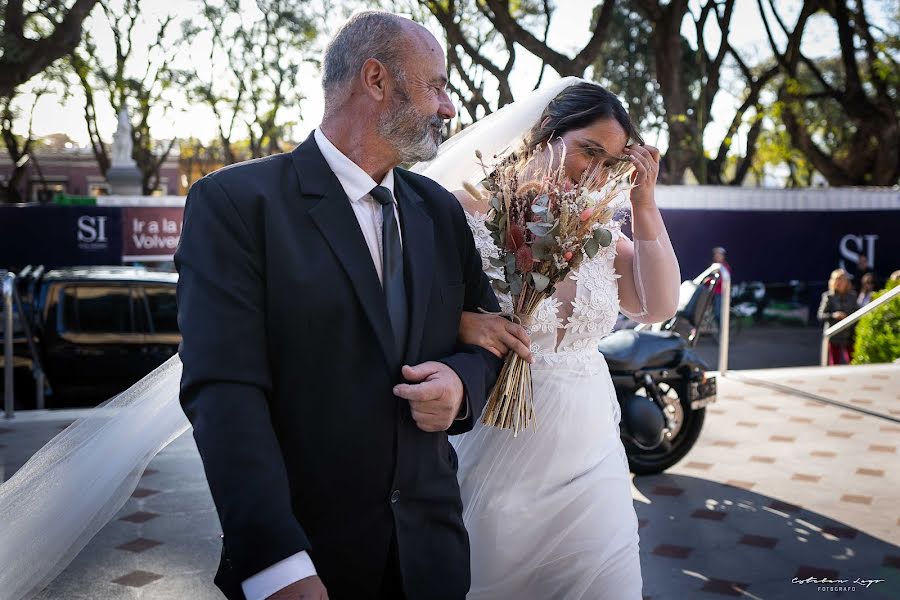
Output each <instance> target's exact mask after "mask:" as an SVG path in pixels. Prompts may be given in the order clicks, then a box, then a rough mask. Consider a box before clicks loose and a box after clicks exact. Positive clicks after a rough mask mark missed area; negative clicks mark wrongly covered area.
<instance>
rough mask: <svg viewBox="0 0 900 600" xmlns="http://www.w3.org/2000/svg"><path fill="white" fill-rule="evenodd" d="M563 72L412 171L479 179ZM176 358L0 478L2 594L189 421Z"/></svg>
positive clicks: (52, 572)
mask: <svg viewBox="0 0 900 600" xmlns="http://www.w3.org/2000/svg"><path fill="white" fill-rule="evenodd" d="M580 81H583V80H581V79H578V78H576V77H567V78H565V79H562V80H560V81H558V82H555V83H553V84H550V85H548V86H547V87H545V88H542V89H541V90H538V91H536V92H533V93H532V94H530V95H529V96H527V97H526V98H524V99H523V100H519V101H518V102H514V103H512V104H509V105H507V106H505V107H503V108H502V109H500V110H498V111H497V112H495V113H492V114H491V115H489V116H487V117H485V118H484V119H482V120H481V121H479V122H477V123H476V124H474V125H472V126H470V127H468V128H467V129H465V130H464V131H463V132H461V133H459V134H457V135H456V136H454V137H452V138H451V139H450V140H448V141H447V142H446V143H445V144H443V145H442V146H441V150H440V152H439V154H438V156H437V158H435V159H434V160H432V161H430V162H427V163H419V164H417V165H415V166H414V167H413V169H412V170H413V171H415V172H418V173H421V174H423V175H425V176H427V177H430V178H432V179H434V180H435V181H437V182H438V183H440V184H441V185H443V186H444V187H446V188H447V189H449V190H451V191H452V190H455V189H460V188H461V187H462V182H464V181H470V182H476V181H479V180H480V179H481V176H480V174H481V167H480V166H479V165H478V163H477V162H476V160H475V150H480V151H481V152H482V154H483V155H484V156H485V159H486V160H490V158H491V157H492V156H494V155H497V154H501V153H503V152H504V151H505V150H507V149H510V148H513V147H515V146H516V145H517V144H518V143H519V142H520V141H521V140H522V138H523V136H524V135H525V134H526V133H527V132H528V131H529V130H530V129H531V127H532V126H533V125H534V124H535V123H536V122H537V121H538V119H539V118H540V116H541V113H542V112H543V110H544V108H545V107H546V106H547V105H548V104H549V103H550V101H551V100H552V99H553V98H554V97H555V96H556V95H557V94H558V93H559V92H560V91H562V90H563V89H564V88H566V87H568V86H570V85H574V84H576V83H578V82H580ZM181 369H182V365H181V360H180V359H179V358H178V356H173V357H172V358H171V359H169V360H168V361H166V362H165V363H164V364H163V365H162V366H160V367H159V368H157V369H156V370H154V371H153V372H152V373H150V374H149V375H147V376H146V377H144V378H143V379H142V380H141V381H139V382H138V383H136V384H135V385H134V386H132V387H131V388H129V389H128V390H126V391H125V392H123V393H122V394H120V395H118V396H116V397H115V398H113V399H111V400H109V401H107V402H106V403H104V404H102V405H100V406H99V407H97V408H96V409H93V410H91V411H89V412H88V413H87V414H86V415H85V416H84V417H83V418H81V419H79V420H77V421H76V422H75V423H73V424H72V425H71V426H69V427H68V428H67V429H66V430H65V431H63V432H62V433H60V434H59V435H57V436H56V437H55V438H53V440H51V441H50V442H49V443H48V444H46V445H45V446H44V447H43V448H41V449H40V450H39V451H38V452H37V453H36V454H35V455H34V456H32V457H31V459H30V460H29V461H28V462H27V463H26V464H25V465H24V466H23V467H22V468H21V469H20V470H19V471H18V472H16V473H15V475H13V476H12V477H11V478H10V479H9V481H7V482H5V483H3V484H2V485H0V600H20V599H22V598H28V597H30V596H33V595H34V594H36V593H38V592H39V591H40V590H41V589H43V588H44V587H46V585H47V584H49V583H50V582H51V581H52V580H53V579H54V578H55V577H56V576H57V575H59V573H60V572H62V570H63V569H65V567H66V566H68V564H69V563H70V562H71V561H72V560H73V559H74V558H75V556H77V555H78V553H79V552H81V550H82V549H83V548H84V546H85V545H87V543H88V542H89V541H90V540H91V538H93V537H94V535H96V534H97V532H98V531H100V529H101V528H102V527H103V526H104V525H105V524H106V523H107V522H109V521H110V520H111V519H112V518H113V517H114V516H115V515H116V513H117V512H118V511H119V509H121V507H122V506H123V505H124V504H125V502H126V500H128V498H129V496H130V495H131V494H132V493H133V492H134V489H135V487H136V486H137V483H138V480H139V479H140V477H141V474H142V473H143V471H144V469H145V468H146V466H147V463H149V462H150V460H151V459H152V458H153V457H154V456H155V455H156V454H157V453H158V452H159V451H160V450H162V449H163V448H164V447H166V445H168V444H169V443H170V442H171V441H173V440H174V439H175V438H177V437H178V436H180V435H181V434H182V433H184V432H185V431H186V430H187V429H188V428H189V427H190V423H189V422H188V420H187V418H186V417H185V415H184V412H183V411H182V410H181V406H180V404H179V402H178V390H179V383H180V380H181Z"/></svg>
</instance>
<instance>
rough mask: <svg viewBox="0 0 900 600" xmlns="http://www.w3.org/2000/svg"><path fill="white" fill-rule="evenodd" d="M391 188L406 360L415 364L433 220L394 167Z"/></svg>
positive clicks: (431, 262) (431, 261)
mask: <svg viewBox="0 0 900 600" xmlns="http://www.w3.org/2000/svg"><path fill="white" fill-rule="evenodd" d="M394 190H395V192H396V196H397V203H398V204H399V206H400V223H401V227H402V228H403V256H404V267H405V269H406V287H407V290H406V295H407V297H408V298H409V312H410V316H409V337H408V339H407V344H406V355H405V356H406V364H410V365H412V364H416V363H417V362H418V361H419V353H420V351H421V348H422V336H423V334H424V332H425V313H426V312H427V310H428V302H429V300H430V299H431V284H432V280H433V276H434V224H433V223H432V221H431V217H430V216H429V215H428V213H427V212H426V211H425V201H424V200H423V199H422V197H421V196H419V195H418V194H417V193H416V192H415V191H414V190H413V188H412V186H410V185H409V184H407V183H406V182H405V181H404V179H403V174H402V172H400V171H396V170H395V171H394Z"/></svg>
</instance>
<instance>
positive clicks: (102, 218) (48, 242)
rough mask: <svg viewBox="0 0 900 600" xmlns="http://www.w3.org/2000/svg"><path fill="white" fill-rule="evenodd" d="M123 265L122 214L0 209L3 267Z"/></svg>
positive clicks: (109, 210) (110, 209)
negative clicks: (30, 265) (29, 265)
mask: <svg viewBox="0 0 900 600" xmlns="http://www.w3.org/2000/svg"><path fill="white" fill-rule="evenodd" d="M28 264H32V265H44V266H46V267H47V268H53V267H64V266H74V265H119V264H122V209H121V208H117V207H96V206H26V207H21V206H0V268H8V269H12V270H18V269H21V268H22V267H24V266H25V265H28Z"/></svg>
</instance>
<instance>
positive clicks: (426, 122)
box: [378, 89, 444, 165]
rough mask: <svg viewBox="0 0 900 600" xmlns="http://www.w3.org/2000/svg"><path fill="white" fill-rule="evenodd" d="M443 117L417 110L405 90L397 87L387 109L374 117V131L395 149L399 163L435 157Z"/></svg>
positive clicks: (410, 162)
mask: <svg viewBox="0 0 900 600" xmlns="http://www.w3.org/2000/svg"><path fill="white" fill-rule="evenodd" d="M443 124H444V122H443V119H441V118H440V117H439V116H437V115H425V114H422V113H421V112H419V111H418V110H417V109H416V107H415V106H414V105H413V104H412V102H411V101H410V98H409V95H408V94H406V92H405V90H401V89H398V90H397V92H396V94H395V95H394V100H393V102H392V103H391V108H390V109H389V110H388V111H387V112H385V113H383V114H382V115H381V117H380V118H379V119H378V133H379V134H380V135H381V137H383V138H384V139H385V140H387V141H388V143H389V144H390V145H391V146H392V147H393V148H394V149H395V150H396V151H397V154H399V155H400V162H401V163H402V164H406V165H411V164H413V163H417V162H422V161H427V160H431V159H433V158H434V157H435V156H437V153H438V147H439V146H440V145H441V128H442V127H443Z"/></svg>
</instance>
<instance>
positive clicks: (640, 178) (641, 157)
mask: <svg viewBox="0 0 900 600" xmlns="http://www.w3.org/2000/svg"><path fill="white" fill-rule="evenodd" d="M625 154H626V155H627V156H628V157H629V158H630V159H631V162H632V163H633V164H634V178H633V180H632V183H633V184H634V185H635V187H634V188H633V189H632V190H631V203H632V204H633V205H634V206H635V207H637V206H641V205H647V204H650V205H653V204H655V200H656V199H655V195H654V192H655V189H656V178H657V177H658V176H659V150H658V149H656V148H654V147H653V146H646V145H644V146H628V147H626V148H625Z"/></svg>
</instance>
